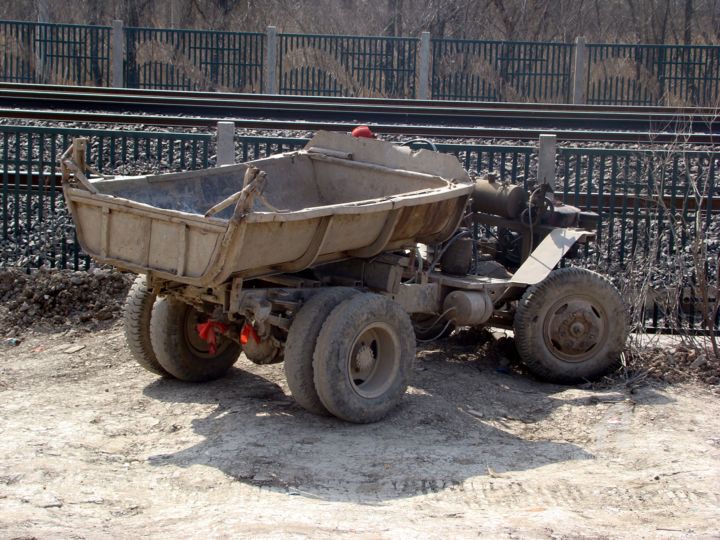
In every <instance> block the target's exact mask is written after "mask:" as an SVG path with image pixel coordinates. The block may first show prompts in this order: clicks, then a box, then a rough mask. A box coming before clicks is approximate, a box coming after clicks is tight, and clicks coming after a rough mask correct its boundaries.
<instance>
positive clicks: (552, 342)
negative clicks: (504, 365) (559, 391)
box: [514, 268, 627, 384]
mask: <svg viewBox="0 0 720 540" xmlns="http://www.w3.org/2000/svg"><path fill="white" fill-rule="evenodd" d="M514 327H515V344H516V346H517V349H518V352H519V353H520V357H521V358H522V360H523V362H524V363H525V365H526V366H527V367H528V369H530V371H532V372H533V373H535V374H536V375H538V376H540V377H542V378H544V379H547V380H549V381H553V382H559V383H568V384H569V383H576V382H581V381H585V380H592V379H596V378H598V377H601V376H602V375H605V374H607V373H609V372H611V371H614V370H615V369H617V367H618V365H619V361H620V355H621V353H622V351H623V348H624V346H625V339H626V338H627V329H626V323H625V307H624V305H623V301H622V297H621V296H620V293H619V292H618V290H617V289H616V288H615V287H614V286H613V285H612V283H610V282H609V281H608V280H607V279H605V278H604V277H602V276H600V275H599V274H596V273H595V272H591V271H589V270H585V269H581V268H561V269H559V270H554V271H553V272H551V273H550V275H549V276H548V277H547V278H546V279H545V280H543V281H541V282H540V283H538V284H537V285H533V286H532V287H529V288H528V290H527V291H525V294H524V295H523V297H522V299H521V300H520V302H519V304H518V309H517V312H516V314H515V323H514Z"/></svg>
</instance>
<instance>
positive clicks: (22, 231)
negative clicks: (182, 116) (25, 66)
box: [0, 126, 213, 270]
mask: <svg viewBox="0 0 720 540" xmlns="http://www.w3.org/2000/svg"><path fill="white" fill-rule="evenodd" d="M79 136H84V137H88V138H89V144H88V152H89V154H88V161H89V163H90V164H91V165H92V166H93V167H95V168H96V169H98V170H99V171H101V172H105V173H108V174H141V173H147V172H148V171H153V172H168V171H178V170H186V169H194V168H201V167H207V166H209V165H211V164H212V161H211V160H210V156H211V151H212V150H213V148H212V141H213V137H212V135H209V134H185V133H155V132H144V131H124V132H118V131H110V130H86V129H70V128H67V129H66V128H38V127H25V126H0V174H2V184H1V191H0V201H1V202H0V209H1V212H2V214H1V215H2V224H1V227H2V229H1V230H0V266H20V267H26V268H32V267H41V266H47V267H51V268H73V269H75V270H77V269H80V268H88V267H89V265H90V260H89V258H88V257H87V256H86V255H85V254H83V253H82V251H81V249H80V246H79V245H78V243H77V239H76V237H75V228H74V225H73V223H72V220H71V219H70V216H69V215H68V211H67V207H66V206H65V203H64V200H63V198H62V191H61V190H60V189H59V188H60V179H59V172H60V171H59V167H58V159H59V157H60V155H61V154H62V152H63V151H64V150H65V149H66V148H67V147H68V146H69V145H70V143H71V140H72V138H73V137H79Z"/></svg>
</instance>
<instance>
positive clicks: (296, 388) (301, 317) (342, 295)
mask: <svg viewBox="0 0 720 540" xmlns="http://www.w3.org/2000/svg"><path fill="white" fill-rule="evenodd" d="M355 294H358V291H357V290H355V289H350V288H348V287H333V288H330V289H325V290H323V291H321V292H319V293H317V294H316V295H315V296H313V297H312V298H310V300H308V301H307V302H305V304H304V305H303V306H302V307H301V308H300V310H299V311H298V312H297V314H296V315H295V318H294V319H293V322H292V325H291V326H290V330H289V331H288V336H287V340H286V341H285V377H286V379H287V384H288V387H289V388H290V393H291V394H292V396H293V398H294V399H295V401H297V403H298V404H299V405H300V406H301V407H303V408H304V409H306V410H308V411H310V412H311V413H315V414H319V415H325V416H327V415H329V414H330V413H329V412H328V410H327V409H326V408H325V405H323V404H322V401H320V398H319V397H318V394H317V391H316V390H315V381H314V371H313V353H314V352H315V344H316V342H317V338H318V334H320V329H321V328H322V326H323V323H324V322H325V320H326V319H327V317H328V315H330V312H331V311H332V310H333V309H335V307H336V306H337V305H338V304H339V303H340V302H342V301H344V300H347V299H348V298H350V297H351V296H353V295H355Z"/></svg>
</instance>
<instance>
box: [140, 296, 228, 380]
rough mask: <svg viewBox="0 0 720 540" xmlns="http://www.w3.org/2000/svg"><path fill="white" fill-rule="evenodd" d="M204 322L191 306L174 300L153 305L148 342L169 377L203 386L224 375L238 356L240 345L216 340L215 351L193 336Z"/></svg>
mask: <svg viewBox="0 0 720 540" xmlns="http://www.w3.org/2000/svg"><path fill="white" fill-rule="evenodd" d="M205 320H206V318H204V317H203V315H202V314H201V313H200V312H199V311H197V310H196V309H195V308H194V307H193V306H191V305H189V304H186V303H185V302H181V301H180V300H176V299H174V298H161V299H159V300H158V301H157V302H155V307H154V308H153V312H152V319H151V321H150V338H151V341H152V346H153V349H154V350H155V354H156V355H157V360H158V362H159V363H160V365H161V366H162V367H163V368H164V369H165V370H166V371H167V372H168V373H170V374H171V375H173V376H174V377H176V378H178V379H180V380H181V381H188V382H203V381H211V380H213V379H218V378H220V377H222V376H223V375H225V373H226V372H227V371H228V370H229V369H230V367H231V366H232V365H233V364H234V363H235V362H236V361H237V359H238V357H239V356H240V345H239V344H238V343H235V342H234V341H232V340H230V339H227V338H225V337H223V336H218V343H217V350H216V352H215V353H211V352H210V348H209V346H208V344H207V343H206V342H205V341H203V340H202V339H201V338H200V336H199V335H198V333H197V330H196V326H197V323H199V322H204V321H205Z"/></svg>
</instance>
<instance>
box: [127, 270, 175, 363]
mask: <svg viewBox="0 0 720 540" xmlns="http://www.w3.org/2000/svg"><path fill="white" fill-rule="evenodd" d="M153 304H155V295H154V294H153V293H152V291H150V290H149V289H148V286H147V277H146V276H138V277H137V278H135V281H134V282H133V284H132V287H130V292H128V295H127V298H126V299H125V306H124V307H123V322H124V327H125V341H126V342H127V345H128V348H129V349H130V353H131V354H132V355H133V358H135V361H136V362H137V363H138V364H140V366H142V367H143V368H145V369H146V370H148V371H150V372H151V373H155V374H156V375H162V376H163V377H170V376H171V375H170V374H169V373H168V372H167V371H166V370H165V369H164V368H163V367H162V366H161V365H160V362H158V360H157V356H155V351H154V350H153V347H152V343H151V341H150V317H151V316H152V309H153Z"/></svg>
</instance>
